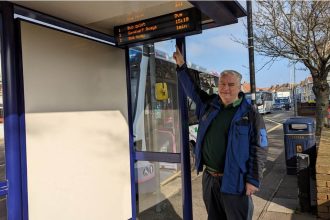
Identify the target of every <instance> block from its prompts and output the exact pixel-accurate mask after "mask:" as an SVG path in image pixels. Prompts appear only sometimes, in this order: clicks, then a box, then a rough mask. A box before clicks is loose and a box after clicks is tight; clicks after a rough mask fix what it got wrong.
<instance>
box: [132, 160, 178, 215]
mask: <svg viewBox="0 0 330 220" xmlns="http://www.w3.org/2000/svg"><path fill="white" fill-rule="evenodd" d="M135 173H136V186H137V210H138V211H137V216H138V219H139V220H150V219H157V220H163V219H164V220H168V219H171V220H176V219H182V218H183V217H182V198H181V196H182V192H181V170H180V164H176V163H164V162H149V161H138V162H137V163H135Z"/></svg>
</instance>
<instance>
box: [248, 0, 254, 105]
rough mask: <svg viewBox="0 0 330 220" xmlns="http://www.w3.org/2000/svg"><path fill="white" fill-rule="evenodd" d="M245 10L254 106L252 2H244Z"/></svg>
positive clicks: (252, 102)
mask: <svg viewBox="0 0 330 220" xmlns="http://www.w3.org/2000/svg"><path fill="white" fill-rule="evenodd" d="M246 8H247V27H248V48H249V67H250V87H251V104H252V105H255V104H256V81H255V67H254V46H253V27H252V2H251V1H250V0H248V1H246Z"/></svg>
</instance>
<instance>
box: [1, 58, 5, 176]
mask: <svg viewBox="0 0 330 220" xmlns="http://www.w3.org/2000/svg"><path fill="white" fill-rule="evenodd" d="M0 55H1V54H0ZM3 118H4V114H3V96H2V71H1V65H0V182H1V181H4V180H5V179H6V166H5V144H4V125H3Z"/></svg>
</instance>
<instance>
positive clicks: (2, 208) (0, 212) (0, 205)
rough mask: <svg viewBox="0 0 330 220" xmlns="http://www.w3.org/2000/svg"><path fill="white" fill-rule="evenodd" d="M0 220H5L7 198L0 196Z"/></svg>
mask: <svg viewBox="0 0 330 220" xmlns="http://www.w3.org/2000/svg"><path fill="white" fill-rule="evenodd" d="M0 220H7V198H6V197H5V196H0Z"/></svg>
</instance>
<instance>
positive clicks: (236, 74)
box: [219, 70, 242, 85]
mask: <svg viewBox="0 0 330 220" xmlns="http://www.w3.org/2000/svg"><path fill="white" fill-rule="evenodd" d="M224 75H234V76H236V78H237V79H238V82H239V84H240V85H241V81H242V74H240V73H239V72H237V71H235V70H224V71H222V72H221V73H220V75H219V79H220V78H221V77H222V76H224Z"/></svg>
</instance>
